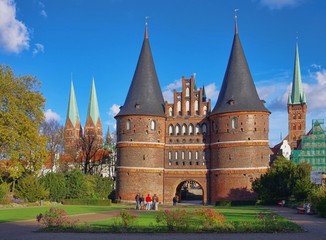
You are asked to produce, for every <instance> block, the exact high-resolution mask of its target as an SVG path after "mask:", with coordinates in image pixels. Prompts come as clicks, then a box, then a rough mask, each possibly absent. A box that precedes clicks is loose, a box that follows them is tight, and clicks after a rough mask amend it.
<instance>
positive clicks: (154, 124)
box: [151, 120, 156, 130]
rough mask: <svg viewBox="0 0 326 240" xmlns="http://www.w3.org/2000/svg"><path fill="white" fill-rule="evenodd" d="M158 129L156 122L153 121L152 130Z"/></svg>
mask: <svg viewBox="0 0 326 240" xmlns="http://www.w3.org/2000/svg"><path fill="white" fill-rule="evenodd" d="M155 129H156V122H155V121H154V120H152V121H151V130H155Z"/></svg>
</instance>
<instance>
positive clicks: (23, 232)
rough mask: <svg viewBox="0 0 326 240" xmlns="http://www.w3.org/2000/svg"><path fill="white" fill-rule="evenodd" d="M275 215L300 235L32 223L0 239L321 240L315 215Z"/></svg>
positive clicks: (325, 227) (0, 231) (9, 228)
mask: <svg viewBox="0 0 326 240" xmlns="http://www.w3.org/2000/svg"><path fill="white" fill-rule="evenodd" d="M271 210H273V211H274V212H275V213H277V214H279V215H281V216H283V217H286V218H288V219H290V220H291V221H293V222H295V223H297V224H299V225H300V226H302V227H303V228H304V230H305V231H304V232H303V233H244V234H239V233H236V234H233V233H223V234H221V233H49V232H38V231H37V230H38V229H39V227H40V226H39V225H38V224H37V222H36V221H35V219H33V220H27V221H17V222H10V223H1V224H0V239H1V240H34V239H35V240H43V239H51V240H52V239H57V240H63V239H68V240H85V239H92V240H102V239H103V240H104V239H105V240H107V239H110V240H113V239H125V240H129V239H142V240H162V239H168V240H184V239H187V240H198V239H205V240H213V239H214V240H215V239H219V240H233V239H234V240H245V239H249V240H260V239H264V240H283V239H284V240H292V239H295V240H307V239H309V240H325V239H326V219H325V218H319V217H318V216H316V215H305V214H298V213H297V211H296V210H295V209H290V208H286V207H271ZM116 213H117V212H101V213H96V214H83V215H78V216H75V217H76V218H77V219H79V221H80V222H90V221H94V220H103V219H107V218H108V217H109V216H112V215H115V214H116Z"/></svg>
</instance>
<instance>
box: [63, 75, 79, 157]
mask: <svg viewBox="0 0 326 240" xmlns="http://www.w3.org/2000/svg"><path fill="white" fill-rule="evenodd" d="M81 135H82V129H81V124H80V119H79V113H78V107H77V101H76V96H75V89H74V85H73V83H72V81H71V85H70V94H69V103H68V111H67V119H66V124H65V128H64V151H65V153H71V152H74V151H75V150H76V145H77V144H78V141H79V139H80V137H81Z"/></svg>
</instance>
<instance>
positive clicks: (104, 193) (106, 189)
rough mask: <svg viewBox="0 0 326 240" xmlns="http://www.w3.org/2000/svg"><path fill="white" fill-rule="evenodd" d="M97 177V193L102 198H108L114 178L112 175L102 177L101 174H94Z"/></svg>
mask: <svg viewBox="0 0 326 240" xmlns="http://www.w3.org/2000/svg"><path fill="white" fill-rule="evenodd" d="M94 177H95V179H96V185H95V189H96V193H97V194H98V196H99V198H100V199H108V197H109V194H110V193H111V192H112V190H113V179H112V178H110V177H101V176H99V175H95V176H94Z"/></svg>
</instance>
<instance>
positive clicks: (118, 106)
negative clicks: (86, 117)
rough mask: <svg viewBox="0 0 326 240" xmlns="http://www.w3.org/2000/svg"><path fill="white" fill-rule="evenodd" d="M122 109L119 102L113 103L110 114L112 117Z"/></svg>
mask: <svg viewBox="0 0 326 240" xmlns="http://www.w3.org/2000/svg"><path fill="white" fill-rule="evenodd" d="M119 111H120V105H117V104H113V105H112V107H110V112H109V115H110V116H111V117H114V116H115V115H117V114H118V113H119Z"/></svg>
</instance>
